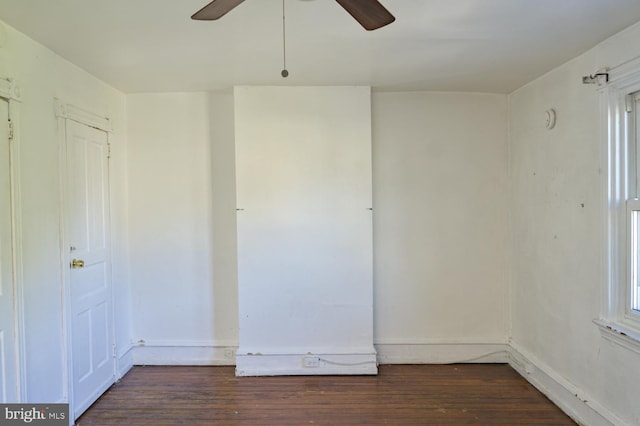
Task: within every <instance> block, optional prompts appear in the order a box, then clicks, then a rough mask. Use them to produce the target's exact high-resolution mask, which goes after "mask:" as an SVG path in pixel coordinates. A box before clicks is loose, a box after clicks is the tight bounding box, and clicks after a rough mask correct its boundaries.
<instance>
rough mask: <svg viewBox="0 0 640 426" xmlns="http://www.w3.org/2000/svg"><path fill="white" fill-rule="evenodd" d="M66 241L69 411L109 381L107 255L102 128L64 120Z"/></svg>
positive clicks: (76, 409)
mask: <svg viewBox="0 0 640 426" xmlns="http://www.w3.org/2000/svg"><path fill="white" fill-rule="evenodd" d="M66 135H67V136H66V149H67V188H66V194H67V197H66V198H67V209H66V231H67V236H66V241H67V242H68V244H69V247H67V253H68V255H67V261H68V266H69V271H70V273H69V285H70V291H69V294H70V310H71V349H72V350H71V359H72V365H73V371H72V375H73V377H72V389H71V393H72V396H73V407H74V408H73V411H74V414H75V416H76V417H77V416H79V415H80V414H82V412H84V411H85V410H86V409H87V408H88V407H89V406H90V405H91V404H92V403H93V402H94V401H95V400H96V399H97V398H98V397H99V396H100V395H101V394H102V393H103V392H104V391H105V390H106V389H107V388H108V387H109V386H110V385H111V384H113V383H114V381H115V358H114V356H113V331H112V330H113V318H112V317H113V313H112V309H111V304H112V300H111V299H112V294H111V275H110V259H109V250H110V248H109V226H108V223H109V215H108V212H109V172H108V140H107V134H106V133H105V132H103V131H101V130H98V129H95V128H92V127H89V126H85V125H83V124H79V123H77V122H75V121H72V120H66Z"/></svg>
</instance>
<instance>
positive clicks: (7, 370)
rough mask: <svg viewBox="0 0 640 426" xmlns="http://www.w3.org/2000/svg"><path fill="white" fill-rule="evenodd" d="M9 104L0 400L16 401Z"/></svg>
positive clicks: (1, 149) (2, 201) (3, 132)
mask: <svg viewBox="0 0 640 426" xmlns="http://www.w3.org/2000/svg"><path fill="white" fill-rule="evenodd" d="M8 120H9V105H8V103H7V102H6V101H5V100H2V99H0V402H5V403H7V402H16V401H17V397H18V395H17V383H18V382H17V364H16V345H15V308H14V306H15V303H14V301H15V299H14V288H13V249H12V234H11V231H12V226H11V169H10V163H9V158H10V156H9V129H8Z"/></svg>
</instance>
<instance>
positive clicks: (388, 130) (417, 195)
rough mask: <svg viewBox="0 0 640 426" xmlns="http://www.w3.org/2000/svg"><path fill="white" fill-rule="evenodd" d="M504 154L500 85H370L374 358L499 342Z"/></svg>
mask: <svg viewBox="0 0 640 426" xmlns="http://www.w3.org/2000/svg"><path fill="white" fill-rule="evenodd" d="M506 158H507V100H506V96H504V95H493V94H466V93H428V92H413V93H376V94H374V96H373V175H374V213H375V214H374V255H375V257H374V271H375V273H374V280H375V285H374V288H375V308H374V312H375V342H376V344H377V347H378V348H379V349H380V355H381V360H382V361H393V362H406V361H415V362H426V361H429V362H438V361H454V360H460V361H462V360H465V359H467V358H472V357H476V356H480V355H483V354H486V353H489V352H492V351H498V350H500V349H501V348H502V347H501V344H503V343H506V327H507V317H506V312H507V306H506V297H507V293H506V289H507V277H506V242H507V234H506V232H507V230H506V226H505V224H506V222H507V215H506V211H507V210H506V204H507V198H506V190H507V169H506ZM476 344H477V345H476ZM491 359H492V358H485V359H484V360H485V361H488V360H491Z"/></svg>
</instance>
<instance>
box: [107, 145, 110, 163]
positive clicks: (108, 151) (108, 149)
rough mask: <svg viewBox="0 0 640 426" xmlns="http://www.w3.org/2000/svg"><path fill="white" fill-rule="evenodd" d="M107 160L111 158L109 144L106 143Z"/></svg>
mask: <svg viewBox="0 0 640 426" xmlns="http://www.w3.org/2000/svg"><path fill="white" fill-rule="evenodd" d="M107 158H109V159H110V158H111V144H110V143H108V144H107Z"/></svg>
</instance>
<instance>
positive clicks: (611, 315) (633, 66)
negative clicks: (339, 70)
mask: <svg viewBox="0 0 640 426" xmlns="http://www.w3.org/2000/svg"><path fill="white" fill-rule="evenodd" d="M608 73H609V82H608V83H607V84H605V85H603V86H601V88H600V91H601V99H602V102H601V108H602V109H601V117H602V120H603V123H602V140H603V141H606V142H607V143H606V144H603V146H604V149H605V152H604V153H603V159H605V160H606V163H605V164H606V168H607V173H606V174H605V178H606V181H605V189H606V190H605V196H606V204H605V205H606V216H605V217H606V218H607V221H606V230H605V241H606V248H607V249H606V252H605V265H606V268H605V271H606V277H605V282H606V283H607V285H606V289H605V294H604V297H603V300H604V306H603V310H602V311H603V312H602V317H601V318H600V319H597V320H594V323H595V324H596V325H597V326H598V327H599V329H600V331H601V332H602V335H603V337H604V338H606V339H608V340H610V341H612V342H614V343H618V344H621V345H622V346H624V347H627V348H629V349H632V350H635V351H640V314H638V313H635V312H632V311H631V309H630V306H631V304H630V297H631V295H630V291H631V286H630V277H631V269H630V265H631V262H630V255H631V253H630V252H631V250H630V247H631V245H630V244H631V243H630V238H629V236H630V229H629V223H630V221H629V213H630V212H631V209H635V208H640V203H637V202H636V201H631V202H629V203H627V200H629V198H631V197H632V196H633V195H632V194H637V191H636V178H635V166H634V163H635V162H636V144H635V138H636V135H635V132H634V131H633V129H632V126H631V125H632V123H633V119H634V117H632V116H631V114H630V113H629V112H628V111H629V102H631V99H630V96H628V95H629V94H631V93H634V92H638V91H640V58H638V59H634V60H632V61H629V62H627V63H625V64H623V65H621V66H618V67H616V68H615V69H611V70H609V71H608ZM631 132H633V133H631ZM632 173H633V175H632ZM638 189H640V188H638Z"/></svg>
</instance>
